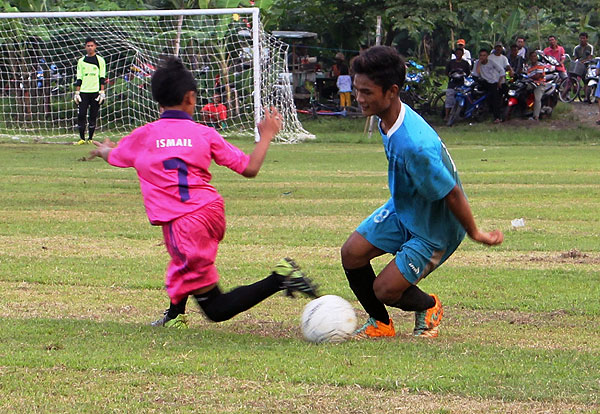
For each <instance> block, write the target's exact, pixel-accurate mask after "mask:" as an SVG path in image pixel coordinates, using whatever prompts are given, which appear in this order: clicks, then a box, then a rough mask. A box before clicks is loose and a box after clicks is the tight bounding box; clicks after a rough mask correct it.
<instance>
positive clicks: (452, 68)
mask: <svg viewBox="0 0 600 414" xmlns="http://www.w3.org/2000/svg"><path fill="white" fill-rule="evenodd" d="M453 56H456V57H455V58H454V59H451V60H450V61H449V62H448V63H447V64H446V75H448V88H447V89H446V102H445V103H444V107H445V108H444V109H445V110H446V114H445V116H444V121H445V120H447V119H448V115H449V114H450V109H452V107H453V106H454V103H455V96H456V90H455V89H454V88H456V87H457V86H460V85H462V84H463V82H464V76H469V75H470V74H471V65H469V62H467V61H466V60H464V59H463V50H462V49H460V48H456V50H455V51H454V55H453ZM460 72H462V73H463V74H464V75H463V76H462V77H460V76H457V77H453V76H452V75H453V74H460Z"/></svg>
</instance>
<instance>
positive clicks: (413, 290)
mask: <svg viewBox="0 0 600 414" xmlns="http://www.w3.org/2000/svg"><path fill="white" fill-rule="evenodd" d="M434 305H435V299H434V298H433V296H431V295H429V294H427V293H425V292H423V291H422V290H421V289H419V288H418V287H416V286H415V285H412V286H410V287H409V288H408V289H406V290H405V291H404V293H403V294H402V296H401V297H400V300H399V301H398V302H396V303H394V304H393V305H390V306H393V307H395V308H400V309H402V310H403V311H409V312H410V311H417V312H420V311H424V310H425V309H429V308H431V307H433V306H434Z"/></svg>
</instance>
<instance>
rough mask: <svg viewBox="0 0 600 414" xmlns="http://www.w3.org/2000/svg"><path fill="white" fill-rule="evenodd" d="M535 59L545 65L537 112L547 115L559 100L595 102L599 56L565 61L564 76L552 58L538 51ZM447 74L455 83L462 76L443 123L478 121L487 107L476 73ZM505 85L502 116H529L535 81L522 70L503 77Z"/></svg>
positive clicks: (506, 118)
mask: <svg viewBox="0 0 600 414" xmlns="http://www.w3.org/2000/svg"><path fill="white" fill-rule="evenodd" d="M538 59H539V61H540V62H542V63H543V64H545V65H546V67H547V70H546V83H545V85H544V87H545V90H544V94H543V96H542V110H541V113H540V116H542V117H549V116H551V115H552V111H553V110H554V107H555V106H556V105H557V103H558V101H559V100H561V101H563V102H571V101H573V100H574V99H576V98H579V99H580V100H585V101H587V102H590V103H593V102H595V100H596V97H595V92H596V87H597V85H598V76H597V75H596V69H595V68H596V63H597V59H599V58H596V59H593V60H591V61H589V62H588V64H587V65H585V64H583V63H580V62H572V64H571V65H569V70H568V76H567V77H566V78H565V79H562V80H561V78H560V76H559V73H558V72H557V71H556V68H555V67H556V66H559V63H558V61H556V59H555V58H553V57H552V56H546V55H544V54H543V53H542V52H541V51H538ZM574 63H576V64H577V65H574ZM450 76H452V77H453V78H454V80H455V81H456V80H458V82H459V83H460V81H461V79H462V84H460V85H459V86H457V87H455V88H454V90H455V98H456V100H455V104H454V106H453V107H452V109H451V110H450V113H449V115H448V118H447V121H446V124H447V125H448V126H452V125H453V124H454V123H456V122H457V121H459V120H473V121H479V120H480V119H481V118H482V117H483V116H484V115H485V114H486V113H487V111H488V104H487V93H486V92H485V91H484V90H483V89H482V88H481V86H480V84H479V82H478V80H477V78H476V77H471V76H466V75H465V73H464V72H455V73H452V74H451V75H450ZM454 83H456V82H454ZM581 83H582V84H583V85H581ZM506 85H507V88H506V87H505V88H504V93H503V105H504V106H503V107H504V120H505V121H506V120H509V119H511V118H517V117H530V116H532V114H533V105H534V101H535V99H534V90H535V88H536V87H537V85H536V83H535V82H534V81H533V80H532V79H530V78H529V77H528V76H527V74H526V73H521V74H519V75H516V76H515V77H513V78H512V79H507V82H506Z"/></svg>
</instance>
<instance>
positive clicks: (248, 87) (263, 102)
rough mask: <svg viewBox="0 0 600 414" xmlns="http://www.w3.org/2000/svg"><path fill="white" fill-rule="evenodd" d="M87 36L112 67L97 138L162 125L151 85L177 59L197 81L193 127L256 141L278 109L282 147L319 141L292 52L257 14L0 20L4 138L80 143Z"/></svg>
mask: <svg viewBox="0 0 600 414" xmlns="http://www.w3.org/2000/svg"><path fill="white" fill-rule="evenodd" d="M88 37H91V38H93V39H94V40H95V41H96V43H97V49H96V52H97V54H98V55H99V56H101V57H102V58H104V60H105V62H106V88H105V89H106V101H105V102H104V103H103V104H102V105H101V107H100V115H99V116H98V120H97V127H96V136H97V135H98V134H103V133H104V134H116V133H118V134H120V133H127V132H129V131H130V130H131V129H133V128H135V127H138V126H140V125H143V124H144V123H147V122H151V121H153V120H156V119H157V118H158V116H159V114H160V108H159V106H158V104H157V103H156V102H154V101H153V100H152V93H151V89H150V79H151V76H152V73H153V72H154V70H155V69H156V67H157V66H158V65H159V63H160V61H161V60H162V59H163V58H164V57H166V56H168V55H177V56H179V57H180V58H181V59H182V61H183V63H184V64H185V65H186V66H187V68H188V69H190V70H191V71H192V73H193V74H194V76H195V78H196V80H197V84H198V91H199V92H198V106H197V108H196V115H195V117H196V121H198V122H203V123H207V124H209V125H211V126H214V127H215V128H217V129H218V130H219V132H220V133H221V134H222V135H224V136H234V135H235V136H239V135H249V136H256V133H257V131H256V123H257V121H258V120H259V119H260V118H261V115H262V110H263V108H264V107H270V106H271V105H272V106H275V107H277V108H278V109H279V110H280V112H282V114H283V116H284V128H283V131H282V132H281V133H280V134H279V135H278V139H279V141H281V142H297V141H301V140H303V139H305V138H310V137H312V136H311V134H309V133H308V132H307V131H305V130H304V128H303V127H302V125H301V124H300V122H299V121H298V117H297V115H296V109H295V106H294V101H293V94H292V90H291V85H290V77H289V74H288V73H287V62H286V54H287V47H288V46H287V45H286V44H285V43H283V42H281V41H279V40H277V39H276V38H274V37H273V36H272V35H270V34H268V33H266V32H264V31H263V30H262V27H261V24H260V19H259V14H258V9H256V8H246V9H242V8H239V9H205V10H169V11H129V12H73V13H67V12H65V13H3V14H2V13H0V82H1V87H0V105H1V108H0V136H2V137H4V139H5V140H6V139H15V140H21V141H30V142H31V141H48V142H70V141H74V140H75V138H76V135H77V130H78V129H77V105H76V104H75V102H74V101H73V93H74V91H75V85H74V84H75V81H76V71H77V61H78V59H80V58H81V57H83V56H85V55H86V51H85V40H86V38H88ZM219 101H220V102H219ZM219 104H221V105H224V109H225V110H223V107H222V106H220V105H219ZM207 105H208V106H207ZM96 136H95V137H96Z"/></svg>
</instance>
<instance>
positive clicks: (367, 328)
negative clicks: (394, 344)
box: [352, 318, 396, 339]
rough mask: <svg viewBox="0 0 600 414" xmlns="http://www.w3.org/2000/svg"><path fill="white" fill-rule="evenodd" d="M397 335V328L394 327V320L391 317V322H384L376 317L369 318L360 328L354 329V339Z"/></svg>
mask: <svg viewBox="0 0 600 414" xmlns="http://www.w3.org/2000/svg"><path fill="white" fill-rule="evenodd" d="M393 336H396V330H395V329H394V322H393V321H392V320H391V319H390V321H389V323H387V324H386V323H383V322H381V321H377V320H375V319H374V318H369V319H367V323H365V324H364V325H363V326H362V327H361V328H360V329H357V330H356V331H354V335H353V336H352V337H353V338H354V339H365V338H383V337H393Z"/></svg>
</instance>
